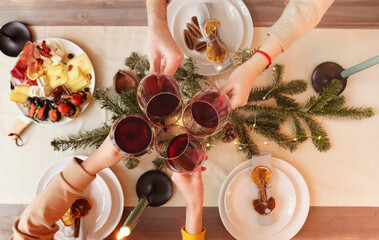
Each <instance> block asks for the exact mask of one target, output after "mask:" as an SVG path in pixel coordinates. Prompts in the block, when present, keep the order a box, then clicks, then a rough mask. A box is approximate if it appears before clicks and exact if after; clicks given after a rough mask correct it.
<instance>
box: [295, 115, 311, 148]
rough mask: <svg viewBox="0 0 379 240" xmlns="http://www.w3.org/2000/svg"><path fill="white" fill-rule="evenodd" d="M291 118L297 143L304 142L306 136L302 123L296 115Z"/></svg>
mask: <svg viewBox="0 0 379 240" xmlns="http://www.w3.org/2000/svg"><path fill="white" fill-rule="evenodd" d="M292 119H293V123H294V125H295V128H294V135H295V136H296V140H295V141H297V142H298V143H302V142H305V141H306V140H307V139H308V137H307V133H306V132H305V129H304V127H303V125H302V124H301V122H300V120H299V119H298V118H297V117H293V118H292Z"/></svg>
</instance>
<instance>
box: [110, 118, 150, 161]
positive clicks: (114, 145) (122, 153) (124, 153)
mask: <svg viewBox="0 0 379 240" xmlns="http://www.w3.org/2000/svg"><path fill="white" fill-rule="evenodd" d="M130 117H135V118H139V119H141V120H143V121H144V122H145V123H146V124H147V125H148V126H149V129H150V133H151V134H150V141H149V144H148V145H147V147H146V148H145V149H143V150H141V151H139V152H136V153H129V152H126V151H125V150H123V149H121V148H120V147H119V146H118V144H117V143H116V139H115V135H114V134H115V129H116V128H117V126H118V124H119V123H120V122H121V121H122V120H124V119H126V118H130ZM153 138H154V133H153V128H152V126H151V125H150V122H149V121H148V120H147V119H146V118H145V117H144V116H143V115H139V114H135V113H131V114H124V115H122V116H121V117H119V118H118V119H117V120H116V121H115V122H114V123H113V125H112V127H111V132H110V139H111V142H112V145H113V147H114V148H115V149H116V150H117V151H118V152H119V153H120V154H121V155H123V156H126V157H131V156H136V155H140V154H142V153H143V152H145V151H147V149H149V148H150V147H151V145H152V142H153ZM143 154H144V153H143Z"/></svg>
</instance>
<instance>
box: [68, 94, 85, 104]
mask: <svg viewBox="0 0 379 240" xmlns="http://www.w3.org/2000/svg"><path fill="white" fill-rule="evenodd" d="M69 101H70V103H72V104H73V105H75V106H77V105H79V104H81V103H82V96H81V95H80V94H77V93H74V94H72V95H71V98H70V100H69Z"/></svg>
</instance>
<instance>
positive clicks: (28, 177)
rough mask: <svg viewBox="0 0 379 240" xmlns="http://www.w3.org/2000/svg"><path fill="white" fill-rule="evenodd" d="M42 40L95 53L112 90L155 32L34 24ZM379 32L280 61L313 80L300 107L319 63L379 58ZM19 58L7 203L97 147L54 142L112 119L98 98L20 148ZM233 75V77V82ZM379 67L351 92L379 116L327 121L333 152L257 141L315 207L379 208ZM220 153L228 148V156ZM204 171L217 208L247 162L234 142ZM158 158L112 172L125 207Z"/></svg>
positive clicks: (33, 131)
mask: <svg viewBox="0 0 379 240" xmlns="http://www.w3.org/2000/svg"><path fill="white" fill-rule="evenodd" d="M31 29H32V31H33V34H34V36H35V38H37V39H40V38H45V37H60V38H66V39H68V40H71V41H73V42H75V43H76V44H78V45H79V46H80V47H82V48H83V49H84V50H85V51H86V52H87V53H88V55H89V56H90V58H91V60H92V62H93V64H94V67H95V71H96V87H97V88H98V87H111V86H112V77H113V75H114V74H115V73H116V71H117V70H118V69H120V68H124V65H123V63H124V59H125V58H126V57H127V56H129V54H130V52H132V51H137V52H140V53H146V47H145V45H146V44H145V42H146V39H145V38H146V32H147V27H103V26H98V27H97V26H94V27H70V26H69V27H32V28H31ZM265 32H266V28H255V30H254V40H253V47H256V46H258V45H260V43H261V42H262V41H263V40H264V39H265V37H266V33H265ZM378 39H379V30H378V29H376V30H337V29H316V30H314V31H312V32H311V33H310V34H308V35H307V36H306V37H304V38H303V39H301V40H300V41H298V42H297V43H296V44H295V45H294V46H293V47H292V48H290V49H289V50H288V51H286V52H285V53H283V54H282V55H281V56H280V57H278V58H277V59H276V60H275V61H274V62H276V63H283V64H285V65H286V73H285V75H284V79H285V80H287V81H288V80H293V79H305V80H307V81H308V82H309V89H308V90H307V92H305V93H303V94H301V95H299V96H297V99H298V100H299V101H300V102H305V100H306V99H307V98H308V97H309V96H310V95H311V94H314V91H313V89H312V88H311V85H310V75H311V73H312V71H313V69H314V67H315V66H317V65H318V64H319V63H321V62H324V61H335V62H338V63H339V64H341V65H342V66H343V67H345V68H346V67H350V66H353V65H355V64H357V63H359V62H361V61H363V60H366V59H368V58H371V57H373V56H375V55H377V54H378V53H379V45H378V44H377V43H378ZM15 62H16V59H15V58H9V57H6V56H5V55H3V54H0V79H1V82H2V85H1V86H0V204H26V203H29V202H30V201H31V200H32V199H33V198H34V192H35V189H36V186H37V183H38V180H39V178H40V177H41V176H42V174H43V172H44V171H45V170H46V169H47V168H48V167H49V166H50V165H51V164H53V163H54V162H56V161H58V160H59V159H61V158H63V157H65V156H70V155H73V154H81V155H89V154H90V153H91V152H93V150H91V149H87V150H77V151H74V152H70V151H66V152H55V151H53V148H52V147H51V146H50V141H51V140H52V139H53V138H54V137H58V136H66V135H67V134H68V133H76V132H78V131H79V130H80V129H82V130H84V131H85V130H91V129H93V128H95V127H98V126H100V125H101V123H102V122H104V121H106V119H107V118H108V117H109V114H108V115H107V114H106V112H105V111H104V110H101V109H100V107H99V105H98V104H96V103H95V102H94V101H93V102H91V104H90V105H89V107H88V108H87V109H86V110H85V112H84V113H83V114H81V116H80V117H79V118H77V119H75V120H74V121H72V122H70V123H68V124H66V125H63V126H59V127H56V128H48V127H44V126H37V125H33V126H30V127H29V128H28V129H27V130H26V132H25V133H24V134H23V139H24V142H25V146H23V147H21V148H19V147H17V146H16V145H15V144H14V142H13V141H9V140H8V139H7V137H6V133H7V131H8V130H9V128H10V127H11V126H12V124H13V122H14V121H15V120H16V115H17V114H18V110H17V108H16V106H15V105H14V103H12V102H10V101H9V78H10V74H9V71H10V70H11V69H12V67H13V65H14V64H15ZM227 75H228V74H225V75H224V77H226V76H227ZM378 76H379V65H377V66H374V67H372V68H370V69H367V70H365V71H363V72H360V73H357V74H355V75H353V76H351V77H350V78H349V80H348V84H347V88H346V90H345V92H344V95H345V96H346V98H347V104H348V105H350V106H371V107H374V110H375V112H376V115H375V116H374V117H372V118H370V119H365V120H362V121H356V120H348V119H346V120H341V119H339V120H329V119H324V120H322V123H323V124H324V126H325V129H326V130H327V132H328V133H329V137H330V139H331V142H332V148H331V150H330V151H328V152H326V153H320V152H318V151H317V150H316V149H315V148H314V147H313V145H312V143H311V141H310V140H308V141H306V142H305V143H303V144H302V145H300V147H299V149H298V150H297V151H296V152H294V153H290V152H288V151H286V150H284V149H281V148H279V147H278V146H277V144H275V143H274V142H269V144H268V145H265V144H263V142H264V141H266V140H265V139H264V138H262V137H260V136H256V138H255V139H256V142H257V144H258V146H259V148H260V150H261V151H266V152H271V153H272V155H273V156H274V157H278V158H281V159H283V160H286V161H288V162H289V163H291V164H292V165H294V166H295V167H296V168H297V169H298V170H299V171H300V173H301V174H302V175H303V176H304V178H305V180H306V182H307V184H308V187H309V190H310V199H311V205H312V206H379V188H378V187H377V184H378V183H379V80H378ZM270 81H271V75H270V72H269V71H266V73H265V74H262V75H261V76H260V77H259V78H257V79H256V82H255V86H258V85H266V84H268V83H269V82H270ZM219 149H222V151H220V150H219ZM208 156H209V160H208V161H207V163H206V166H207V168H208V169H207V171H206V172H204V174H203V178H204V186H205V201H204V204H205V206H217V202H218V194H219V191H220V188H221V185H222V183H223V181H224V179H225V178H226V176H227V175H228V173H229V172H230V171H231V170H232V169H233V168H234V167H235V166H237V165H238V164H239V163H240V162H242V161H244V160H245V157H244V155H243V154H242V153H238V152H237V151H236V150H235V146H234V145H233V143H230V144H225V143H220V144H219V145H218V146H217V147H215V148H214V149H212V150H211V151H209V152H208ZM153 158H154V155H153V154H151V155H149V156H144V157H143V158H142V159H143V161H142V162H141V164H140V165H139V167H138V168H137V169H134V170H132V171H130V170H128V169H126V168H125V167H124V166H123V164H122V163H119V164H118V165H116V166H115V167H113V168H112V170H113V171H114V172H115V173H116V175H117V176H118V178H119V180H120V182H121V185H122V186H123V189H124V195H125V205H126V206H131V205H135V204H136V203H137V197H136V195H135V184H136V181H137V179H138V177H139V176H140V175H141V174H142V173H144V172H145V171H147V170H150V169H152V168H153V166H152V163H151V160H152V159H153ZM184 205H185V204H184V200H183V198H182V196H181V195H180V194H179V193H177V192H176V190H175V192H174V195H173V198H172V199H171V200H170V201H169V202H168V203H167V204H166V205H165V206H184Z"/></svg>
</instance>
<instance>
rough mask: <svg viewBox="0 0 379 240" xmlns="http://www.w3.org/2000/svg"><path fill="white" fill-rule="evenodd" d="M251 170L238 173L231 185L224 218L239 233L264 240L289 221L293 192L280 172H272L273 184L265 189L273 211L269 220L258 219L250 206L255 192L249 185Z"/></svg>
mask: <svg viewBox="0 0 379 240" xmlns="http://www.w3.org/2000/svg"><path fill="white" fill-rule="evenodd" d="M251 171H252V170H251V168H245V169H243V170H242V171H240V172H239V173H238V174H237V175H236V176H235V177H234V178H233V179H232V180H231V182H230V184H229V186H228V188H227V189H226V194H225V200H224V201H225V209H226V214H227V216H228V218H229V220H230V222H231V223H233V225H234V226H235V228H236V229H238V230H239V231H241V232H244V233H245V234H249V233H251V232H254V235H256V236H257V235H258V236H265V235H270V234H273V233H276V232H278V231H279V230H281V229H282V228H283V227H284V226H286V225H287V224H288V222H289V221H290V220H291V218H292V216H293V213H294V211H295V206H296V192H295V188H294V186H293V184H292V183H291V181H290V180H289V178H288V177H287V176H286V175H285V174H284V173H283V172H282V171H280V170H279V169H277V168H273V169H272V174H273V178H272V183H271V184H270V187H269V188H268V191H269V192H270V195H271V196H273V197H274V198H275V202H276V207H275V210H274V212H273V213H272V214H271V215H269V216H260V215H259V214H257V213H256V212H255V211H254V209H253V206H252V201H253V200H254V199H257V197H258V188H257V186H256V185H255V184H254V183H253V182H252V181H251Z"/></svg>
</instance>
